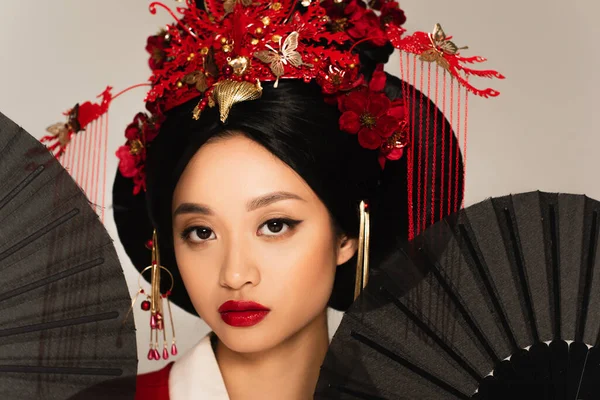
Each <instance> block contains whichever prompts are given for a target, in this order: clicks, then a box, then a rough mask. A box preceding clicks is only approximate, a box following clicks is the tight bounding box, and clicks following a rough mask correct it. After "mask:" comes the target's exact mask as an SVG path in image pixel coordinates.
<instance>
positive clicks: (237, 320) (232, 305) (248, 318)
mask: <svg viewBox="0 0 600 400" xmlns="http://www.w3.org/2000/svg"><path fill="white" fill-rule="evenodd" d="M218 311H219V313H220V314H221V318H222V319H223V321H224V322H225V323H226V324H228V325H231V326H237V327H244V326H253V325H256V324H258V323H259V322H260V321H262V320H263V319H264V318H265V317H266V316H267V314H268V313H269V311H271V310H270V309H269V308H267V307H265V306H263V305H262V304H258V303H255V302H253V301H233V300H229V301H226V302H225V303H223V304H221V306H220V307H219V310H218Z"/></svg>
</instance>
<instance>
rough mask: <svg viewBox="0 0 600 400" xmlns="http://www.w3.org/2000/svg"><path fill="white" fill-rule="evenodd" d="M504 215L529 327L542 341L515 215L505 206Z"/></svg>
mask: <svg viewBox="0 0 600 400" xmlns="http://www.w3.org/2000/svg"><path fill="white" fill-rule="evenodd" d="M504 217H505V220H506V225H507V228H508V234H509V236H510V242H511V245H512V246H511V247H512V250H513V256H514V259H515V262H516V263H517V272H518V274H519V283H520V286H521V292H522V294H523V300H524V302H525V310H526V312H527V318H526V319H528V320H529V327H530V329H531V334H532V335H533V341H534V343H537V342H539V341H540V335H539V332H538V329H537V324H536V317H535V311H534V310H533V302H532V300H531V291H530V290H529V277H528V276H527V272H526V271H525V265H524V262H523V252H522V249H521V243H520V241H519V238H518V233H517V230H516V227H515V224H514V222H513V216H512V213H511V211H510V210H509V209H508V208H507V207H504Z"/></svg>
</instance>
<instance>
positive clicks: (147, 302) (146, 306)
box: [142, 300, 150, 311]
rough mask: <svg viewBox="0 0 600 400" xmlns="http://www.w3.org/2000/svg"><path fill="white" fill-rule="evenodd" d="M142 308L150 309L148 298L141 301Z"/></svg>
mask: <svg viewBox="0 0 600 400" xmlns="http://www.w3.org/2000/svg"><path fill="white" fill-rule="evenodd" d="M142 310H144V311H148V310H150V302H149V301H148V300H144V301H142Z"/></svg>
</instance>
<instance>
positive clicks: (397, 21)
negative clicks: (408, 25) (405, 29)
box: [380, 1, 406, 26]
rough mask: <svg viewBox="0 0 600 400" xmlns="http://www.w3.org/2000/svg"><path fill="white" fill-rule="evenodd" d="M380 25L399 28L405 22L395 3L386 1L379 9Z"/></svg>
mask: <svg viewBox="0 0 600 400" xmlns="http://www.w3.org/2000/svg"><path fill="white" fill-rule="evenodd" d="M380 19H381V25H382V26H385V25H387V24H393V25H396V26H400V25H402V24H404V23H405V22H406V15H404V11H402V9H401V8H400V6H399V5H398V3H396V2H395V1H388V2H387V3H384V4H383V6H382V7H381V17H380Z"/></svg>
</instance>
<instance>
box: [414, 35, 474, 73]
mask: <svg viewBox="0 0 600 400" xmlns="http://www.w3.org/2000/svg"><path fill="white" fill-rule="evenodd" d="M428 36H429V40H430V41H431V46H432V47H431V49H429V50H426V51H424V52H423V53H421V55H420V56H419V58H420V59H421V60H422V61H426V62H435V63H437V64H438V65H439V66H440V67H442V68H444V69H445V70H449V68H450V65H449V63H448V61H447V60H446V59H445V58H444V55H451V56H454V55H457V54H458V51H459V50H465V49H467V48H468V47H467V46H464V47H458V46H457V45H456V44H454V42H452V41H451V40H450V39H452V36H446V33H445V32H444V30H443V29H442V26H441V25H440V24H435V27H434V28H433V32H432V33H429V34H428Z"/></svg>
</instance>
